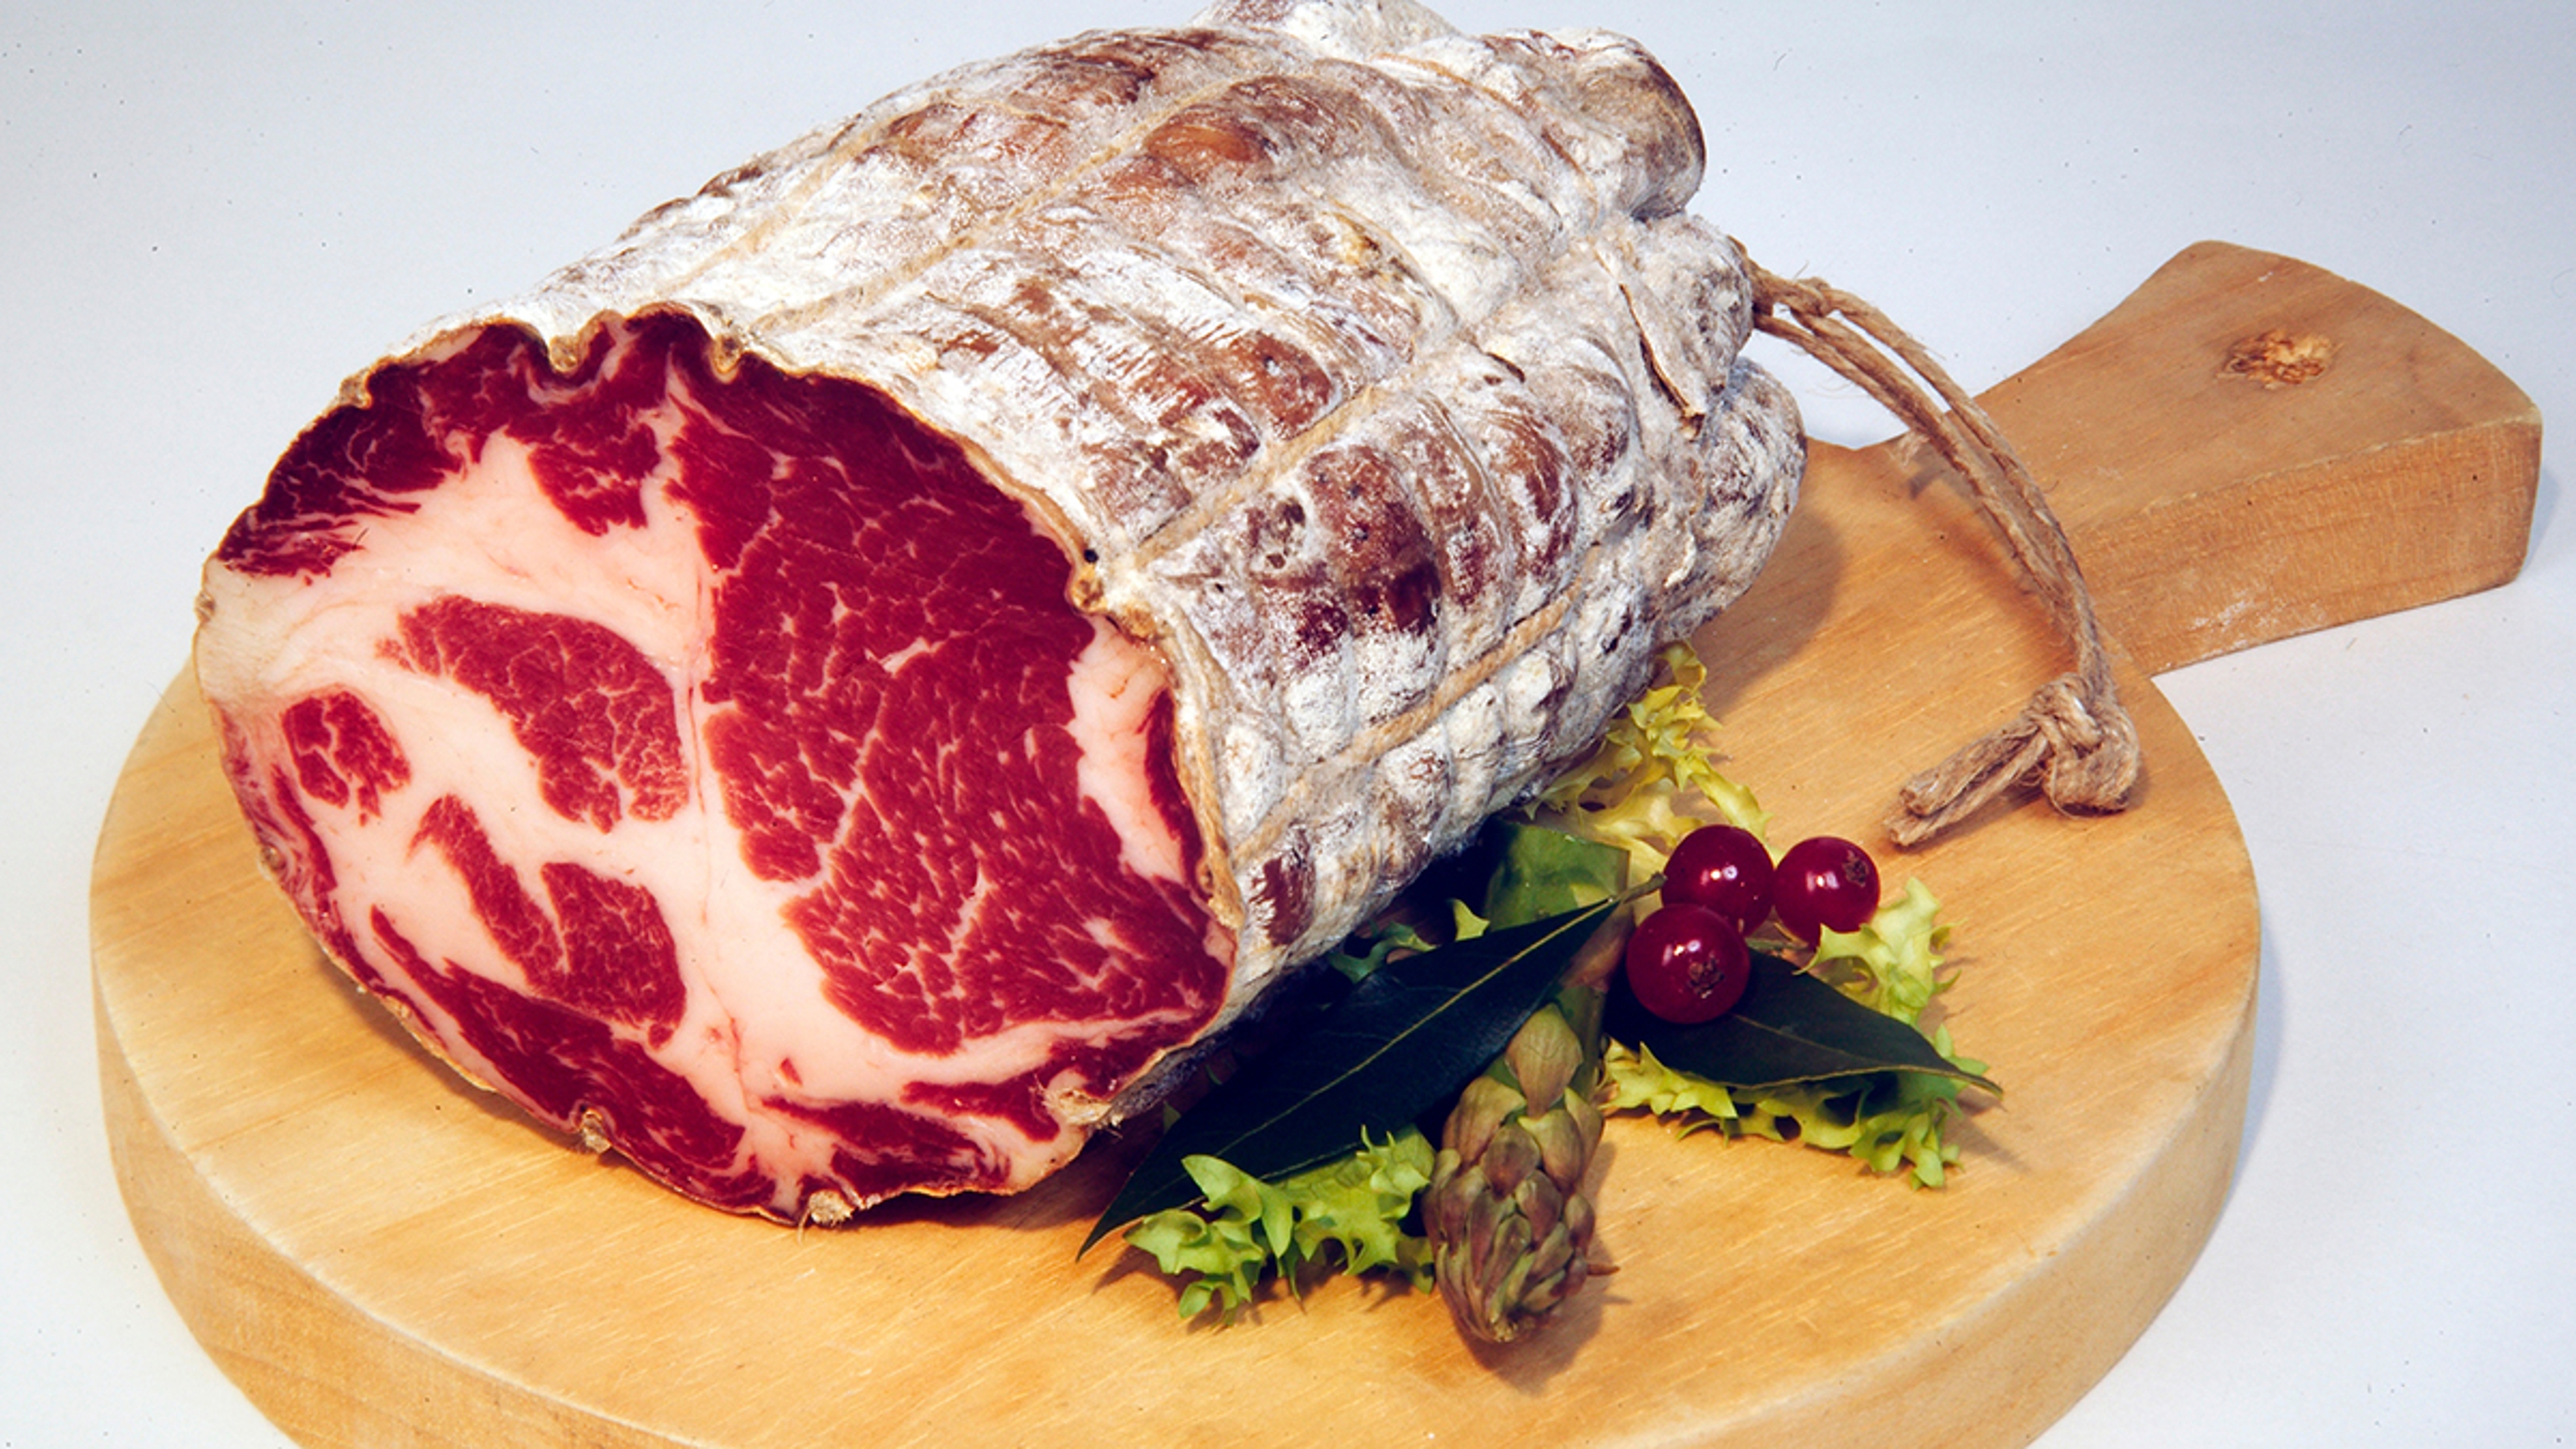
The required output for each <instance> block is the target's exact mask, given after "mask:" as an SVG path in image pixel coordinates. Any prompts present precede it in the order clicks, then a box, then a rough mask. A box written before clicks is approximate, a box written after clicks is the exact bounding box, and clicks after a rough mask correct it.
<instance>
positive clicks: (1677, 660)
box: [1534, 644, 1770, 880]
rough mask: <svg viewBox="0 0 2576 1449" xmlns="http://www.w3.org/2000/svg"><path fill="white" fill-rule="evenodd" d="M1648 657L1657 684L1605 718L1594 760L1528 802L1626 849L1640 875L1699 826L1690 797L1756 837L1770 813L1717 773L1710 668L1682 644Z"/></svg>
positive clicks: (1553, 819)
mask: <svg viewBox="0 0 2576 1449" xmlns="http://www.w3.org/2000/svg"><path fill="white" fill-rule="evenodd" d="M1655 658H1656V670H1655V678H1654V682H1653V683H1652V684H1651V685H1650V686H1649V687H1648V688H1647V690H1646V692H1645V693H1644V694H1641V695H1639V696H1638V697H1637V698H1636V699H1635V700H1633V701H1631V702H1630V703H1629V705H1628V707H1627V709H1626V710H1624V711H1622V712H1621V713H1620V714H1618V715H1615V716H1613V717H1612V719H1611V721H1610V727H1609V729H1608V730H1606V731H1605V732H1604V733H1603V735H1602V737H1601V743H1600V745H1599V746H1598V747H1597V748H1595V749H1594V750H1593V752H1592V756H1591V758H1589V759H1587V760H1585V761H1584V762H1583V763H1582V764H1580V765H1577V766H1575V767H1574V768H1573V769H1571V770H1568V771H1566V772H1565V774H1563V775H1562V776H1560V777H1558V779H1557V781H1556V783H1555V784H1553V785H1550V786H1549V787H1548V788H1547V789H1546V790H1544V791H1542V792H1540V794H1539V797H1538V799H1537V800H1536V802H1534V803H1535V806H1536V808H1537V812H1538V814H1539V818H1540V819H1542V820H1543V821H1544V822H1545V823H1547V824H1550V825H1553V826H1556V827H1557V828H1559V829H1562V830H1565V831H1568V832H1570V833H1572V834H1575V835H1579V836H1582V837H1584V838H1586V839H1588V840H1597V841H1601V842H1603V843H1605V844H1610V845H1618V846H1623V847H1625V848H1626V849H1627V851H1628V853H1629V855H1630V857H1631V858H1632V860H1633V861H1634V867H1635V868H1634V869H1633V870H1632V872H1631V874H1632V877H1633V878H1634V879H1638V880H1643V879H1645V878H1646V877H1647V876H1648V875H1650V874H1653V873H1655V872H1658V871H1661V870H1662V869H1663V868H1664V862H1665V861H1666V860H1667V859H1669V858H1670V857H1671V855H1672V853H1673V846H1674V845H1676V844H1678V843H1679V842H1680V840H1681V838H1682V837H1683V836H1685V835H1688V834H1689V833H1690V832H1691V831H1692V830H1693V829H1695V828H1697V827H1698V826H1699V825H1700V824H1701V823H1703V820H1704V818H1705V817H1703V816H1699V815H1695V814H1693V813H1691V811H1690V810H1689V809H1688V808H1687V807H1688V806H1690V805H1691V804H1692V803H1693V801H1694V800H1696V801H1703V802H1705V803H1706V804H1707V805H1709V806H1711V807H1714V808H1715V809H1716V811H1717V812H1718V815H1719V817H1720V818H1721V819H1723V820H1725V821H1727V822H1728V823H1730V824H1734V825H1740V826H1742V827H1744V828H1745V829H1747V830H1750V831H1752V832H1753V833H1754V834H1756V835H1760V834H1761V833H1762V831H1763V827H1764V826H1765V825H1766V824H1767V823H1768V821H1769V819H1770V817H1769V816H1768V815H1767V814H1765V813H1764V812H1763V809H1762V806H1761V804H1760V803H1759V802H1757V801H1756V800H1755V799H1754V798H1753V792H1752V791H1750V790H1748V789H1745V788H1744V787H1743V786H1741V785H1738V784H1736V783H1735V782H1734V781H1732V780H1730V779H1728V778H1726V776H1725V775H1723V774H1721V773H1719V771H1718V768H1717V763H1716V761H1715V760H1714V759H1713V758H1712V757H1711V755H1710V753H1709V749H1708V746H1707V745H1706V743H1704V742H1703V740H1702V738H1701V736H1702V734H1703V733H1704V732H1706V731H1709V730H1712V729H1714V728H1715V727H1716V725H1717V721H1716V720H1714V719H1711V718H1710V717H1709V713H1708V709H1707V707H1706V706H1705V705H1703V704H1702V703H1701V702H1700V686H1701V685H1703V684H1705V683H1707V682H1708V668H1707V666H1706V665H1703V664H1701V663H1700V660H1699V656H1698V655H1697V654H1695V653H1693V652H1692V651H1691V647H1690V646H1689V645H1688V644H1667V645H1665V646H1664V647H1663V649H1662V650H1661V651H1660V652H1659V653H1658V654H1657V655H1656V656H1655Z"/></svg>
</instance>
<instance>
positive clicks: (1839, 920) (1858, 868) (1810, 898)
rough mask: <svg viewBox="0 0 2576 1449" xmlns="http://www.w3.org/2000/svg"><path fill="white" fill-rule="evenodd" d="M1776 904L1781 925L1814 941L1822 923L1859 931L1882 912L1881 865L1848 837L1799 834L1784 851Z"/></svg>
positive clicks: (1776, 886) (1777, 885)
mask: <svg viewBox="0 0 2576 1449" xmlns="http://www.w3.org/2000/svg"><path fill="white" fill-rule="evenodd" d="M1772 906H1773V908H1774V909H1775V910H1777V911H1778V912H1779V914H1780V925H1781V928H1782V929H1784V930H1786V931H1787V932H1788V933H1789V934H1790V935H1792V936H1795V937H1797V938H1798V939H1799V940H1801V941H1805V942H1807V943H1809V944H1811V945H1812V944H1814V942H1815V939H1816V929H1817V927H1819V926H1831V927H1833V928H1834V929H1835V930H1837V931H1857V930H1859V929H1860V928H1861V927H1863V926H1865V925H1868V924H1869V918H1870V917H1871V916H1873V915H1876V914H1877V913H1878V866H1877V865H1876V864H1874V863H1873V862H1872V861H1871V860H1870V858H1869V852H1868V851H1866V850H1863V849H1861V848H1860V847H1859V846H1857V845H1854V844H1852V843H1851V842H1850V841H1848V840H1841V839H1837V838H1835V837H1834V836H1831V835H1819V836H1816V837H1814V838H1813V839H1810V840H1801V841H1799V842H1798V843H1797V844H1795V845H1793V846H1790V847H1789V848H1788V850H1787V851H1786V852H1784V853H1783V854H1782V855H1781V857H1780V874H1779V880H1778V882H1777V883H1776V884H1775V885H1774V886H1773V888H1772Z"/></svg>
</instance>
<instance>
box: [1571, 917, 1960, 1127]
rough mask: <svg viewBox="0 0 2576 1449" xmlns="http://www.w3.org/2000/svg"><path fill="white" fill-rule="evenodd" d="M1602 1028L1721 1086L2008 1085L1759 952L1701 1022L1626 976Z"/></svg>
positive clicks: (1910, 1029)
mask: <svg viewBox="0 0 2576 1449" xmlns="http://www.w3.org/2000/svg"><path fill="white" fill-rule="evenodd" d="M1603 1029H1604V1030H1606V1031H1607V1032H1608V1033H1609V1034H1610V1037H1611V1038H1612V1039H1613V1040H1615V1041H1621V1042H1625V1043H1627V1044H1628V1045H1630V1046H1642V1047H1644V1048H1646V1049H1647V1050H1648V1051H1651V1052H1653V1053H1654V1054H1655V1059H1656V1060H1657V1061H1660V1062H1662V1063H1663V1064H1664V1065H1665V1066H1668V1067H1671V1068H1672V1069H1673V1070H1675V1071H1678V1072H1688V1073H1690V1074H1691V1075H1692V1076H1694V1077H1703V1078H1706V1079H1707V1080H1709V1081H1712V1082H1715V1083H1717V1084H1718V1085H1719V1086H1723V1087H1778V1086H1785V1085H1787V1084H1789V1083H1792V1082H1822V1081H1832V1080H1835V1079H1837V1078H1843V1077H1861V1076H1867V1075H1869V1074H1871V1073H1874V1072H1928V1073H1930V1074H1932V1075H1934V1076H1942V1077H1950V1078H1954V1079H1956V1080H1958V1081H1962V1082H1967V1083H1970V1084H1972V1085H1975V1086H1979V1087H1983V1088H1985V1089H1986V1090H1987V1091H1989V1092H1998V1093H1999V1092H2001V1090H2002V1089H2001V1088H1999V1087H1997V1086H1996V1085H1995V1084H1994V1083H1993V1082H1991V1081H1989V1080H1987V1079H1986V1078H1985V1077H1983V1076H1980V1075H1978V1074H1977V1073H1975V1072H1971V1071H1968V1070H1966V1069H1964V1068H1962V1067H1960V1066H1959V1065H1957V1064H1956V1063H1954V1062H1952V1061H1950V1060H1949V1059H1948V1058H1947V1057H1944V1056H1942V1055H1941V1054H1940V1053H1939V1052H1938V1051H1936V1050H1934V1049H1933V1046H1932V1043H1931V1041H1930V1040H1929V1039H1928V1038H1926V1037H1925V1036H1924V1035H1923V1033H1922V1032H1920V1031H1918V1030H1916V1029H1915V1028H1914V1027H1911V1026H1909V1025H1907V1024H1906V1023H1904V1022H1902V1021H1899V1020H1897V1019H1896V1018H1895V1017H1892V1016H1887V1015H1885V1014H1883V1013H1880V1012H1877V1011H1873V1010H1871V1009H1870V1008H1869V1007H1866V1006H1863V1005H1862V1004H1860V1003H1859V1002H1857V1001H1854V1000H1852V999H1851V998H1850V997H1848V996H1845V995H1844V994H1843V993H1842V992H1840V991H1837V990H1835V989H1834V987H1833V985H1832V984H1831V983H1830V982H1826V981H1820V980H1818V979H1817V978H1815V977H1813V976H1810V975H1808V974H1807V973H1806V972H1804V971H1801V970H1799V969H1798V968H1797V967H1796V966H1795V965H1794V964H1792V963H1790V962H1788V961H1784V960H1782V959H1780V958H1779V957H1777V956H1772V955H1769V954H1766V953H1764V952H1760V951H1756V952H1754V953H1753V979H1752V981H1751V982H1750V983H1749V984H1747V985H1746V986H1745V988H1744V999H1743V1000H1741V1001H1738V1002H1737V1003H1736V1004H1735V1009H1734V1010H1732V1011H1729V1012H1728V1013H1726V1014H1725V1015H1724V1016H1721V1017H1718V1018H1717V1019H1716V1020H1714V1021H1706V1022H1701V1023H1699V1024H1698V1025H1696V1026H1682V1025H1678V1024H1676V1023H1673V1022H1669V1021H1666V1020H1664V1019H1663V1018H1662V1017H1659V1016H1657V1015H1655V1014H1654V1013H1653V1012H1651V1011H1648V1010H1647V1009H1646V1008H1645V1007H1644V1006H1643V1005H1642V1004H1640V1003H1639V1002H1638V1000H1637V998H1636V995H1635V993H1633V992H1631V991H1629V990H1628V988H1627V984H1626V982H1625V980H1624V979H1623V980H1622V981H1621V982H1620V984H1619V985H1618V986H1617V987H1616V988H1615V989H1614V990H1612V992H1611V993H1610V1001H1609V1005H1608V1008H1607V1011H1606V1019H1605V1020H1604V1022H1603Z"/></svg>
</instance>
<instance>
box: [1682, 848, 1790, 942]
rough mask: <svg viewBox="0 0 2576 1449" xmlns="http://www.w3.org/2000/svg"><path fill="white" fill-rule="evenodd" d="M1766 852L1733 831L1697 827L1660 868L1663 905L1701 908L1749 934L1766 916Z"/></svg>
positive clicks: (1768, 880)
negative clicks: (1662, 874) (1661, 869)
mask: <svg viewBox="0 0 2576 1449" xmlns="http://www.w3.org/2000/svg"><path fill="white" fill-rule="evenodd" d="M1771 877H1772V871H1771V851H1770V849H1769V847H1767V846H1765V845H1764V844H1763V843H1762V838H1761V837H1760V836H1758V835H1755V834H1754V833H1753V832H1752V831H1750V830H1746V829H1743V828H1741V827H1739V826H1734V825H1703V826H1701V827H1700V828H1698V829H1697V830H1694V831H1692V832H1691V833H1690V834H1688V835H1685V836H1683V837H1682V840H1681V844H1679V845H1676V846H1674V847H1673V858H1672V859H1671V861H1669V862H1668V863H1666V864H1665V866H1664V900H1665V902H1666V903H1667V904H1678V905H1693V906H1706V907H1708V908H1709V909H1710V910H1712V911H1715V912H1717V913H1718V914H1719V915H1721V916H1724V917H1726V918H1727V919H1728V920H1731V921H1733V922H1735V927H1736V929H1737V930H1739V931H1750V930H1752V929H1753V928H1754V927H1756V926H1758V925H1761V924H1762V920H1763V918H1764V917H1766V916H1768V915H1770V914H1771Z"/></svg>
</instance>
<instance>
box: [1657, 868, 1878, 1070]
mask: <svg viewBox="0 0 2576 1449" xmlns="http://www.w3.org/2000/svg"><path fill="white" fill-rule="evenodd" d="M1663 898H1664V899H1663V904H1662V905H1661V906H1659V907H1657V908H1656V909H1655V910H1653V911H1651V912H1648V913H1647V916H1646V918H1645V919H1644V920H1642V921H1639V922H1638V923H1637V930H1636V933H1635V934H1634V935H1631V936H1630V937H1629V938H1628V957H1627V973H1628V989H1629V990H1630V991H1633V992H1635V993H1636V996H1637V1000H1638V1001H1639V1002H1641V1003H1642V1004H1643V1005H1644V1006H1645V1008H1646V1009H1647V1010H1648V1011H1651V1012H1653V1013H1654V1014H1655V1015H1657V1016H1660V1017H1662V1018H1663V1019H1664V1020H1666V1021H1670V1022H1677V1023H1680V1024H1682V1025H1690V1024H1692V1023H1696V1022H1703V1021H1713V1020H1715V1019H1716V1018H1718V1017H1720V1016H1723V1015H1725V1014H1726V1013H1727V1012H1728V1011H1731V1010H1733V1009H1734V1007H1735V1003H1736V1002H1737V1001H1738V1000H1740V999H1742V997H1743V995H1744V986H1745V983H1746V982H1747V981H1750V980H1751V979H1752V976H1753V960H1752V954H1751V952H1750V951H1749V950H1748V949H1747V948H1746V947H1745V944H1744V938H1745V937H1746V936H1748V935H1750V934H1752V933H1753V932H1754V931H1755V930H1757V929H1758V928H1760V927H1761V926H1762V925H1763V924H1764V923H1765V922H1766V921H1770V920H1774V919H1776V920H1778V921H1779V923H1780V929H1781V930H1782V931H1785V932H1787V933H1788V934H1789V935H1790V936H1793V937H1795V938H1796V939H1798V940H1800V941H1802V942H1805V943H1806V944H1808V945H1811V946H1812V945H1814V944H1815V941H1816V933H1817V931H1818V929H1819V928H1820V927H1824V926H1830V927H1832V928H1833V929H1835V930H1837V931H1857V930H1859V929H1860V928H1861V927H1862V926H1864V925H1866V924H1868V922H1869V918H1870V917H1871V916H1872V915H1874V914H1876V912H1877V910H1878V865H1877V863H1876V862H1874V861H1872V860H1871V859H1870V858H1869V852H1868V851H1865V850H1863V849H1861V848H1860V847H1859V846H1857V845H1854V844H1852V843H1851V842H1850V841H1848V840H1842V839H1839V838H1837V837H1834V836H1831V835H1818V836H1813V837H1811V838H1809V839H1806V840H1801V841H1799V842H1798V843H1797V844H1795V845H1793V846H1790V847H1789V849H1788V850H1787V851H1786V852H1785V853H1783V854H1782V855H1781V857H1780V860H1779V863H1778V864H1777V865H1774V864H1773V863H1772V860H1771V851H1770V848H1769V847H1768V846H1765V845H1764V844H1763V843H1762V841H1761V838H1760V837H1758V836H1756V835H1755V834H1754V833H1753V832H1751V831H1749V830H1743V829H1739V828H1737V827H1736V826H1732V825H1703V826H1701V827H1699V828H1698V829H1697V830H1694V831H1692V832H1691V833H1690V834H1688V835H1685V836H1683V837H1682V839H1681V844H1679V845H1678V846H1676V847H1674V849H1673V856H1672V860H1671V862H1670V863H1669V864H1667V865H1666V866H1665V867H1664V889H1663Z"/></svg>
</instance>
